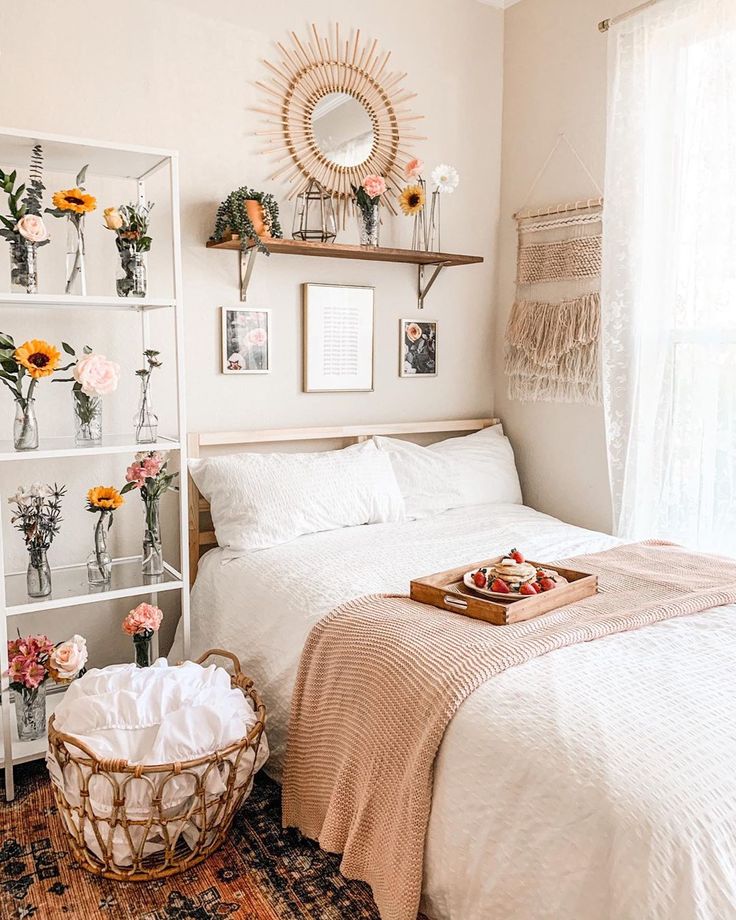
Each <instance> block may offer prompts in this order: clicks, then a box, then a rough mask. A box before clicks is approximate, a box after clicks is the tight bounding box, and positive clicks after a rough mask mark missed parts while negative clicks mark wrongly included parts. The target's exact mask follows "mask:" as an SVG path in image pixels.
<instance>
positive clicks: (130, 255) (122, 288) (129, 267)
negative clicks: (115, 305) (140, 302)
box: [115, 246, 147, 297]
mask: <svg viewBox="0 0 736 920" xmlns="http://www.w3.org/2000/svg"><path fill="white" fill-rule="evenodd" d="M118 253H119V255H120V264H119V265H118V275H117V280H116V282H115V288H116V290H117V294H118V297H145V296H146V286H147V284H146V282H147V279H146V260H145V258H144V255H143V253H142V252H136V251H135V250H134V249H131V248H130V247H129V246H122V247H118Z"/></svg>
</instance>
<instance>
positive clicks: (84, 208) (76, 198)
mask: <svg viewBox="0 0 736 920" xmlns="http://www.w3.org/2000/svg"><path fill="white" fill-rule="evenodd" d="M51 201H52V202H53V205H54V207H55V208H58V209H59V210H60V211H72V212H73V213H74V214H86V213H87V212H88V211H94V209H95V208H96V207H97V199H96V198H95V197H94V196H92V195H88V194H87V192H84V191H82V189H81V188H68V189H65V190H62V191H60V192H54V196H53V198H52V199H51Z"/></svg>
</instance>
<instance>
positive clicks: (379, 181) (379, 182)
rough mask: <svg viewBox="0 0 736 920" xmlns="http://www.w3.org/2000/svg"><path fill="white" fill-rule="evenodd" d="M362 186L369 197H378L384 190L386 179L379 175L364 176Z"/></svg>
mask: <svg viewBox="0 0 736 920" xmlns="http://www.w3.org/2000/svg"><path fill="white" fill-rule="evenodd" d="M363 188H364V189H365V190H366V193H367V194H368V195H370V197H371V198H378V197H380V196H381V195H383V193H384V192H385V191H386V180H385V179H383V178H382V177H381V176H366V177H365V179H363Z"/></svg>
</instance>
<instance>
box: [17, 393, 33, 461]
mask: <svg viewBox="0 0 736 920" xmlns="http://www.w3.org/2000/svg"><path fill="white" fill-rule="evenodd" d="M13 447H14V448H15V449H16V450H36V449H37V448H38V421H37V420H36V400H35V399H16V401H15V419H14V421H13Z"/></svg>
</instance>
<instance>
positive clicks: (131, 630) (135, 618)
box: [123, 604, 164, 636]
mask: <svg viewBox="0 0 736 920" xmlns="http://www.w3.org/2000/svg"><path fill="white" fill-rule="evenodd" d="M163 617H164V615H163V612H162V611H161V610H160V609H159V608H158V607H154V606H153V604H138V606H137V607H136V608H135V609H134V610H131V611H130V613H129V614H128V615H127V616H126V618H125V619H124V620H123V632H126V633H127V634H128V635H129V636H135V635H139V634H140V633H146V632H156V630H157V629H158V628H159V626H160V625H161V620H162V619H163Z"/></svg>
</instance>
